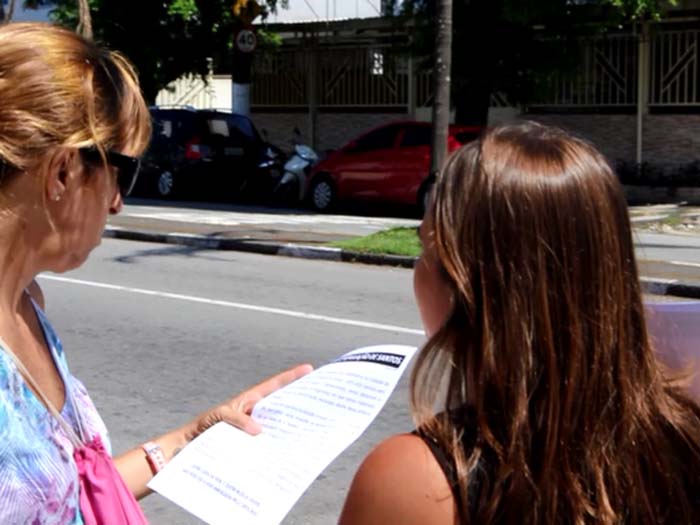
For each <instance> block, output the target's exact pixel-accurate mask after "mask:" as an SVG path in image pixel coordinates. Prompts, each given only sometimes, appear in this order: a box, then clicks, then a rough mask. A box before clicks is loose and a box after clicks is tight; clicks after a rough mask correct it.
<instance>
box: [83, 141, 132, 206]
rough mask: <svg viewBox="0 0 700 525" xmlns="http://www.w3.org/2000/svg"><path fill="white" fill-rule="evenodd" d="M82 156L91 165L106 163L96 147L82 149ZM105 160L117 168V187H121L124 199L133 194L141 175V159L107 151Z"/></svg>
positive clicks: (120, 190) (120, 191)
mask: <svg viewBox="0 0 700 525" xmlns="http://www.w3.org/2000/svg"><path fill="white" fill-rule="evenodd" d="M79 151H80V154H81V155H82V156H83V158H84V159H85V160H86V161H87V162H90V163H91V164H98V165H99V164H102V163H103V162H104V160H103V158H102V155H101V154H100V150H98V149H97V148H96V147H95V146H90V147H88V148H80V149H79ZM104 154H105V158H106V159H107V162H108V163H109V164H110V165H112V166H114V167H115V168H117V185H118V186H119V193H120V194H121V196H122V197H126V196H127V195H129V193H131V190H133V189H134V185H135V184H136V179H137V177H138V175H139V168H140V167H141V159H139V158H138V157H130V156H129V155H124V154H122V153H117V152H116V151H112V150H108V151H105V153H104Z"/></svg>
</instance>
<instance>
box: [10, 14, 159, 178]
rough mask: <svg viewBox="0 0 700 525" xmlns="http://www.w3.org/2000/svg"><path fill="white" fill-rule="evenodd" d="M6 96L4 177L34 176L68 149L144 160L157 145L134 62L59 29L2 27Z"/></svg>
mask: <svg viewBox="0 0 700 525" xmlns="http://www.w3.org/2000/svg"><path fill="white" fill-rule="evenodd" d="M0 94H1V96H0V165H4V168H5V169H4V170H0V172H5V173H7V172H8V171H9V172H10V173H17V172H23V171H31V170H32V169H34V168H35V167H36V166H37V165H38V163H39V162H40V161H41V160H42V159H43V158H44V155H46V153H47V152H49V151H51V150H52V149H54V148H60V147H68V148H81V147H86V146H96V147H97V148H98V149H100V150H107V149H118V150H128V151H129V152H130V153H131V154H133V155H140V154H141V153H143V151H144V150H145V148H146V147H147V145H148V141H149V139H150V134H151V119H150V116H149V112H148V108H147V106H146V103H145V101H144V99H143V96H142V95H141V90H140V87H139V84H138V80H137V76H136V73H135V71H134V69H133V67H132V66H131V64H130V63H129V61H128V60H127V59H126V58H125V57H124V56H122V55H120V54H119V53H115V52H112V51H108V50H106V49H103V48H100V47H98V46H97V45H95V44H94V43H93V42H90V41H88V40H85V39H84V38H82V37H81V36H79V35H77V34H76V33H73V32H71V31H68V30H66V29H63V28H60V27H58V26H54V25H51V24H44V23H13V24H5V25H2V26H0ZM3 181H4V177H3V180H0V184H1V183H2V182H3Z"/></svg>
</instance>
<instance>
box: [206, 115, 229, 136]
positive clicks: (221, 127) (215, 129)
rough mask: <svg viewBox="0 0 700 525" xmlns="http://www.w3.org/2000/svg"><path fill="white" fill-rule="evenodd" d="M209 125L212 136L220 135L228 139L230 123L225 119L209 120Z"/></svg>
mask: <svg viewBox="0 0 700 525" xmlns="http://www.w3.org/2000/svg"><path fill="white" fill-rule="evenodd" d="M207 125H208V126H209V133H211V134H212V135H220V136H222V137H228V136H229V135H230V134H229V130H228V122H226V120H224V119H208V120H207Z"/></svg>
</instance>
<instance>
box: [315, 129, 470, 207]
mask: <svg viewBox="0 0 700 525" xmlns="http://www.w3.org/2000/svg"><path fill="white" fill-rule="evenodd" d="M431 127H432V125H431V124H430V123H429V122H413V121H407V122H392V123H390V124H385V125H383V126H380V127H377V128H374V129H373V130H371V131H369V132H368V133H365V134H364V135H361V136H360V137H358V138H357V139H355V140H352V141H350V142H349V143H348V144H346V145H345V146H343V147H342V148H340V149H339V150H336V151H334V152H332V153H330V154H329V155H328V156H327V157H326V158H325V159H324V160H323V161H321V162H320V163H319V164H317V165H316V166H315V167H314V169H313V171H312V172H311V175H310V177H309V184H308V193H307V198H308V200H309V203H310V204H311V206H312V207H313V208H314V209H316V210H318V211H327V210H330V209H331V208H332V207H333V206H334V205H335V204H336V203H337V202H338V201H347V200H365V201H366V200H378V201H383V202H392V203H396V204H408V205H417V206H418V207H419V208H420V209H423V208H424V206H425V196H426V186H427V184H426V182H425V181H426V179H427V178H428V175H429V172H430V138H431ZM480 132H481V128H479V127H466V126H450V131H449V136H448V149H449V151H453V150H455V149H457V148H458V147H460V146H461V145H462V144H466V143H467V142H470V141H472V140H474V139H475V138H477V136H478V135H479V133H480Z"/></svg>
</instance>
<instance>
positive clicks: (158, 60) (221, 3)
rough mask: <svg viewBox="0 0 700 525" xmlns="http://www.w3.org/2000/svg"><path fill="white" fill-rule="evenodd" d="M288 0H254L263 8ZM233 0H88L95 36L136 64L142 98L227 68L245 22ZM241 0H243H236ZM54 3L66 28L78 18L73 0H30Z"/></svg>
mask: <svg viewBox="0 0 700 525" xmlns="http://www.w3.org/2000/svg"><path fill="white" fill-rule="evenodd" d="M287 1H288V0H264V1H263V0H259V3H260V4H261V5H263V7H264V8H265V13H269V12H274V11H275V10H276V9H277V8H278V7H287ZM235 3H237V2H236V1H234V0H159V1H154V0H120V1H118V2H115V1H113V0H89V4H90V12H91V15H92V30H93V34H94V39H95V40H96V41H97V42H99V43H101V44H104V45H106V46H107V47H109V48H110V49H116V50H119V51H120V52H122V53H124V54H125V55H126V56H128V57H129V59H130V60H131V61H132V62H133V63H134V65H135V66H136V68H137V70H138V72H139V77H140V80H141V86H142V89H143V92H144V95H145V97H146V99H147V100H149V101H151V102H153V101H155V98H156V95H157V94H158V92H159V91H160V90H161V89H163V88H164V87H165V86H167V85H168V84H169V83H170V82H172V81H173V80H176V79H178V78H180V77H181V76H183V75H186V74H195V75H200V76H202V78H204V77H206V75H207V74H208V73H209V71H210V69H211V67H212V66H213V67H217V66H222V67H229V66H228V65H229V64H230V61H231V49H232V39H233V35H234V33H235V31H236V30H237V29H238V28H240V27H242V26H243V25H244V22H243V20H241V19H240V18H238V17H236V16H235V15H234V13H233V10H232V4H235ZM241 3H245V2H241ZM27 4H28V7H39V6H42V5H44V6H53V9H52V11H51V14H50V16H51V18H52V19H53V20H54V21H56V22H58V23H60V24H62V25H65V26H66V27H70V28H71V29H75V28H76V27H77V26H78V22H79V10H78V2H77V1H76V0H30V1H29V2H27Z"/></svg>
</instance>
